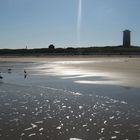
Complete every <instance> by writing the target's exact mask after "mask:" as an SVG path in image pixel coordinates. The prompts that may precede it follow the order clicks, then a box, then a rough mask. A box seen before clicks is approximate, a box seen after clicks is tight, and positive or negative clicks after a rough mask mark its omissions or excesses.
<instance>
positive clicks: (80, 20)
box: [77, 0, 82, 45]
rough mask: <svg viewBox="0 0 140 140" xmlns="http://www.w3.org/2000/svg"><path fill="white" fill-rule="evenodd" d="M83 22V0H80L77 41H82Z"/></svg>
mask: <svg viewBox="0 0 140 140" xmlns="http://www.w3.org/2000/svg"><path fill="white" fill-rule="evenodd" d="M81 22H82V0H78V17H77V42H78V45H80V42H81Z"/></svg>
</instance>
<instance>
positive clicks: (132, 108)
mask: <svg viewBox="0 0 140 140" xmlns="http://www.w3.org/2000/svg"><path fill="white" fill-rule="evenodd" d="M67 63H68V62H67ZM63 66H64V65H63V64H60V63H52V62H51V63H50V62H40V63H17V62H12V63H11V62H7V63H0V71H1V72H2V75H3V77H4V79H3V81H1V82H0V139H1V140H11V138H12V139H13V140H28V139H29V140H44V139H45V140H47V139H48V140H72V139H73V140H74V139H75V140H78V139H82V140H93V139H95V140H109V139H117V140H122V139H123V140H138V139H140V105H139V100H140V95H139V91H140V89H139V88H132V87H124V86H118V85H115V84H113V85H112V84H106V83H104V84H98V83H96V84H90V83H84V84H83V83H80V82H75V81H90V80H93V79H94V80H95V81H110V80H111V79H109V78H108V77H107V76H106V75H102V74H100V73H98V74H96V75H94V74H91V73H85V72H83V71H81V72H77V71H76V72H74V71H73V72H72V73H70V71H67V72H66V73H63V71H61V70H62V69H63V68H64V67H63ZM8 68H12V70H11V72H10V73H9V72H8ZM24 69H26V71H27V75H26V76H25V74H24ZM65 71H66V69H65Z"/></svg>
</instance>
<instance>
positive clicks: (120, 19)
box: [0, 0, 140, 49]
mask: <svg viewBox="0 0 140 140" xmlns="http://www.w3.org/2000/svg"><path fill="white" fill-rule="evenodd" d="M139 6H140V0H0V48H19V49H20V48H25V47H26V46H27V47H28V48H47V47H48V46H49V45H50V44H54V45H55V46H56V47H65V48H66V47H90V46H107V45H113V46H115V45H121V44H122V35H123V34H122V31H123V30H125V29H129V30H131V38H132V45H140V28H139V27H140V16H139V15H140V8H139Z"/></svg>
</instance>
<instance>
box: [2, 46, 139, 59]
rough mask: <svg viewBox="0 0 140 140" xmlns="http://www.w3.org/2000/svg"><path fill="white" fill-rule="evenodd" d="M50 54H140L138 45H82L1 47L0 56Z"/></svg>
mask: <svg viewBox="0 0 140 140" xmlns="http://www.w3.org/2000/svg"><path fill="white" fill-rule="evenodd" d="M48 55H52V56H53V55H140V47H138V46H130V47H123V46H105V47H81V48H74V47H68V48H55V46H53V45H50V46H49V47H48V48H36V49H27V48H26V49H0V56H48Z"/></svg>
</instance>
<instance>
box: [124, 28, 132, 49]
mask: <svg viewBox="0 0 140 140" xmlns="http://www.w3.org/2000/svg"><path fill="white" fill-rule="evenodd" d="M130 46H131V31H130V30H124V31H123V47H130Z"/></svg>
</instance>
